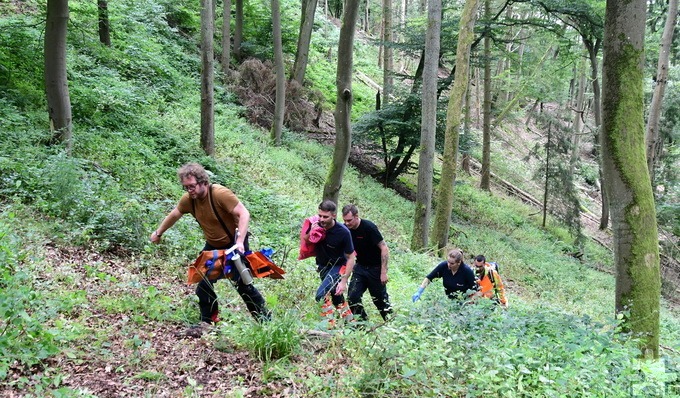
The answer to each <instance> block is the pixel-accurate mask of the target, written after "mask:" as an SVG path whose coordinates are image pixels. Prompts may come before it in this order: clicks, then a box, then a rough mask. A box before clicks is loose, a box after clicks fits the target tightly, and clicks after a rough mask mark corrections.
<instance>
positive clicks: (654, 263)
mask: <svg viewBox="0 0 680 398" xmlns="http://www.w3.org/2000/svg"><path fill="white" fill-rule="evenodd" d="M645 15H646V14H645V0H631V1H627V2H622V1H616V0H608V1H607V6H606V12H605V34H604V40H603V43H604V58H603V62H602V64H603V67H602V87H603V97H602V99H603V101H602V104H603V107H602V111H603V118H602V134H601V143H602V147H601V149H602V164H603V171H604V177H605V178H604V181H605V183H606V185H607V199H608V201H609V205H610V210H611V221H612V230H613V233H614V261H615V264H616V312H617V313H623V314H627V315H625V316H624V321H623V322H624V323H623V327H624V330H628V331H630V332H632V333H633V336H635V337H636V338H640V344H641V349H642V352H643V356H644V357H646V358H650V357H654V358H657V357H658V355H659V298H660V292H661V280H660V276H659V243H658V242H659V239H658V232H657V224H656V211H655V208H654V197H653V195H652V189H651V185H650V180H649V172H648V170H647V161H646V158H645V130H644V110H643V79H644V68H643V66H644V35H645Z"/></svg>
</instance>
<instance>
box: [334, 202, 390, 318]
mask: <svg viewBox="0 0 680 398" xmlns="http://www.w3.org/2000/svg"><path fill="white" fill-rule="evenodd" d="M342 220H343V221H344V223H345V226H346V227H347V228H349V231H350V233H351V234H352V244H353V245H354V251H355V252H356V254H357V259H356V265H355V267H354V273H353V274H352V280H351V281H350V283H349V295H348V301H349V306H350V308H351V309H352V313H353V314H354V315H356V316H358V317H360V318H361V319H362V320H366V311H365V310H364V306H363V304H362V302H361V296H362V295H363V294H364V292H365V291H366V290H367V289H368V291H369V293H370V294H371V297H372V298H373V304H375V306H376V307H377V308H378V311H380V315H381V316H382V318H383V319H384V320H387V316H388V315H389V314H390V313H391V312H392V309H391V308H390V302H389V296H388V294H387V288H386V285H387V281H388V277H387V262H388V260H389V253H390V252H389V249H388V248H387V244H386V243H385V241H384V240H383V236H382V234H381V233H380V231H379V230H378V227H377V226H376V225H375V224H374V223H372V222H371V221H369V220H363V219H361V218H359V210H358V209H357V207H356V206H355V205H353V204H348V205H346V206H345V207H343V208H342Z"/></svg>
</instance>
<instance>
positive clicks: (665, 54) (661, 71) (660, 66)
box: [646, 0, 678, 184]
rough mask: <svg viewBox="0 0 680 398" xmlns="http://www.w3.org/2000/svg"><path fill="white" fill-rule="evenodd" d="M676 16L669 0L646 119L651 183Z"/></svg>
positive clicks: (673, 1)
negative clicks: (654, 84) (654, 81)
mask: <svg viewBox="0 0 680 398" xmlns="http://www.w3.org/2000/svg"><path fill="white" fill-rule="evenodd" d="M677 17H678V0H669V2H668V16H667V17H666V25H665V27H664V29H663V35H662V37H661V47H660V48H659V62H658V63H657V66H656V86H655V87H654V94H653V96H652V103H651V105H650V106H649V119H648V120H647V138H646V143H647V169H648V170H649V176H650V180H651V182H652V184H653V183H654V161H655V160H656V158H657V157H658V154H659V153H660V152H661V145H660V144H661V143H662V142H660V141H659V118H660V117H661V100H662V99H663V95H664V91H666V85H667V84H668V60H669V56H670V52H671V51H670V50H671V44H673V30H674V29H675V21H676V20H677Z"/></svg>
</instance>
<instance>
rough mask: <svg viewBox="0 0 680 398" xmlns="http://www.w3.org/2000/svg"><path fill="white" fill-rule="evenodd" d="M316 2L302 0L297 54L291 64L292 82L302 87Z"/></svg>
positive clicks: (313, 0)
mask: <svg viewBox="0 0 680 398" xmlns="http://www.w3.org/2000/svg"><path fill="white" fill-rule="evenodd" d="M316 3H317V0H304V1H303V2H302V15H301V16H300V34H299V35H298V44H297V53H296V54H295V63H294V64H293V80H295V81H296V82H298V83H300V85H301V86H302V85H303V83H304V81H305V71H306V70H307V61H308V60H309V45H310V43H311V41H312V29H313V28H314V14H315V13H316Z"/></svg>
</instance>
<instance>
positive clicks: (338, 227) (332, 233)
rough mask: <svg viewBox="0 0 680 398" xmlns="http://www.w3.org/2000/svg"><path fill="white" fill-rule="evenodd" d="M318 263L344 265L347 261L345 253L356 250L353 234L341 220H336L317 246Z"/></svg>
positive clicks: (319, 264) (321, 264)
mask: <svg viewBox="0 0 680 398" xmlns="http://www.w3.org/2000/svg"><path fill="white" fill-rule="evenodd" d="M315 250H316V265H318V266H319V267H325V266H329V265H330V266H334V265H344V264H345V263H346V262H347V258H346V257H345V254H348V255H349V254H352V252H354V245H352V235H350V233H349V229H347V227H345V226H344V225H343V224H340V223H339V222H335V223H334V224H333V226H332V227H331V228H330V229H327V230H326V237H325V238H324V239H323V240H322V241H320V242H318V243H317V244H316V246H315Z"/></svg>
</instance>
